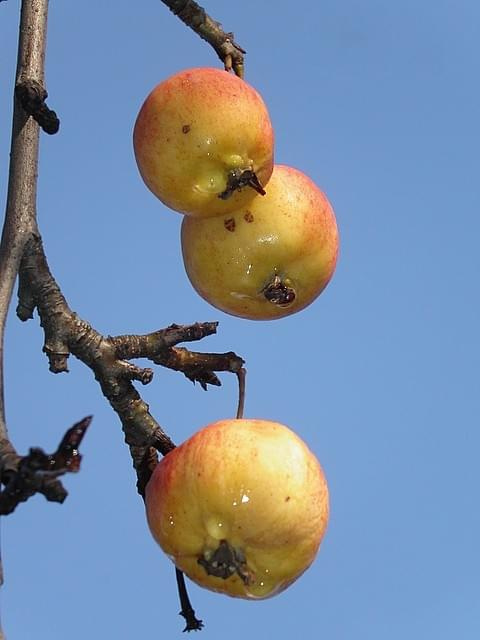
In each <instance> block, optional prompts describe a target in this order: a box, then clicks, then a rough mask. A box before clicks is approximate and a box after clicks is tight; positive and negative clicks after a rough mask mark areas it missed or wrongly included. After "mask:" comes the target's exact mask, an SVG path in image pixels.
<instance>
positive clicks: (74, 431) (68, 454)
mask: <svg viewBox="0 0 480 640" xmlns="http://www.w3.org/2000/svg"><path fill="white" fill-rule="evenodd" d="M91 421H92V417H91V416H88V417H86V418H84V419H83V420H81V421H80V422H77V424H75V425H73V427H71V428H70V429H69V430H68V431H67V432H66V433H65V435H64V436H63V438H62V441H61V442H60V444H59V446H58V448H57V450H56V452H55V453H53V454H46V453H45V452H44V451H42V449H39V448H37V447H35V448H33V447H32V448H31V449H30V452H29V453H28V455H26V456H23V457H21V456H17V461H16V465H15V466H16V468H15V470H12V469H10V470H9V471H8V472H7V471H4V473H3V476H2V483H3V484H4V485H5V488H4V489H3V490H2V491H0V515H2V516H4V515H7V514H9V513H12V511H14V510H15V508H16V506H17V505H18V504H19V503H20V502H25V501H26V500H28V498H30V497H31V496H33V495H34V494H35V493H42V494H43V495H44V496H45V498H46V499H47V500H49V501H50V502H63V501H64V500H65V498H66V497H67V495H68V494H67V491H66V489H65V488H64V487H63V485H62V483H61V482H60V480H58V476H60V475H63V474H64V473H67V472H73V473H75V472H77V471H79V470H80V461H81V459H82V456H81V455H80V453H79V451H78V447H79V446H80V443H81V442H82V440H83V436H84V435H85V432H86V430H87V429H88V427H89V425H90V422H91Z"/></svg>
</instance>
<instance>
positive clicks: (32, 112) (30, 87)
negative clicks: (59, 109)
mask: <svg viewBox="0 0 480 640" xmlns="http://www.w3.org/2000/svg"><path fill="white" fill-rule="evenodd" d="M15 95H16V96H17V98H18V99H19V101H20V103H21V105H22V107H23V109H24V111H25V112H26V113H28V115H29V116H32V118H33V119H34V120H35V121H36V122H38V124H39V126H40V127H41V128H42V129H43V130H44V131H45V133H48V134H54V133H57V131H58V130H59V128H60V120H59V119H58V117H57V114H56V113H55V111H52V109H49V108H48V107H47V104H46V102H45V100H46V99H47V97H48V93H47V92H46V91H45V89H44V88H43V87H42V85H41V84H40V83H39V82H37V81H36V80H24V81H23V82H19V83H18V84H17V86H16V87H15Z"/></svg>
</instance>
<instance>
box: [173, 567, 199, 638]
mask: <svg viewBox="0 0 480 640" xmlns="http://www.w3.org/2000/svg"><path fill="white" fill-rule="evenodd" d="M175 576H176V578H177V588H178V595H179V597H180V606H181V607H182V609H181V611H180V615H181V616H183V617H184V618H185V621H186V623H187V625H186V627H185V629H184V631H200V630H201V629H203V626H204V625H203V622H202V620H198V619H197V618H196V617H195V611H194V609H193V607H192V605H191V603H190V598H189V597H188V593H187V587H186V585H185V576H184V575H183V573H182V572H181V571H180V569H177V567H175Z"/></svg>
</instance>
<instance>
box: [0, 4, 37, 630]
mask: <svg viewBox="0 0 480 640" xmlns="http://www.w3.org/2000/svg"><path fill="white" fill-rule="evenodd" d="M47 13H48V0H22V8H21V13H20V29H19V42H18V57H17V70H16V77H15V84H18V83H19V82H22V81H24V80H27V79H28V80H34V81H37V82H38V83H40V84H42V85H43V83H44V68H45V65H44V62H45V43H46V33H47ZM38 143H39V128H38V125H37V123H36V122H35V121H34V120H33V119H32V118H30V117H28V116H27V114H26V113H25V112H24V110H23V109H22V107H21V105H20V104H19V102H18V99H17V98H16V97H14V107H13V126H12V143H11V149H10V168H9V178H8V195H7V205H6V213H5V221H4V225H3V231H2V237H1V240H0V455H2V454H7V457H8V454H12V455H14V454H15V450H14V449H13V447H12V445H11V444H10V442H9V440H8V432H7V424H6V417H5V400H4V335H5V324H6V320H7V314H8V309H9V306H10V301H11V298H12V292H13V287H14V284H15V280H16V277H17V273H18V268H19V265H20V260H21V258H22V253H23V247H24V244H25V241H26V240H27V239H28V238H29V237H30V235H31V233H32V232H35V231H37V220H36V198H37V167H38ZM2 462H3V460H2V461H1V462H0V471H1V470H2V467H3V466H4V465H3V464H2ZM1 584H3V571H2V566H1V562H0V585H1ZM3 637H4V635H3V633H2V631H1V629H0V640H1V639H2V638H3Z"/></svg>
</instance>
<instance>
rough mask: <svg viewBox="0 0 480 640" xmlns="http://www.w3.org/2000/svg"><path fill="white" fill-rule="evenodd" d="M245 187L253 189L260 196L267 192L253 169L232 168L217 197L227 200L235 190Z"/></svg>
mask: <svg viewBox="0 0 480 640" xmlns="http://www.w3.org/2000/svg"><path fill="white" fill-rule="evenodd" d="M245 187H250V188H252V189H254V190H255V191H256V192H257V193H259V194H260V195H261V196H264V195H266V193H267V192H266V191H265V189H264V188H263V187H262V185H261V184H260V181H259V179H258V178H257V176H256V174H255V172H254V171H252V170H251V169H232V171H230V172H229V174H228V176H227V187H226V189H225V191H222V193H220V194H219V195H218V197H219V198H221V199H222V200H228V198H230V196H231V195H232V194H233V193H235V191H241V190H242V189H244V188H245Z"/></svg>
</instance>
